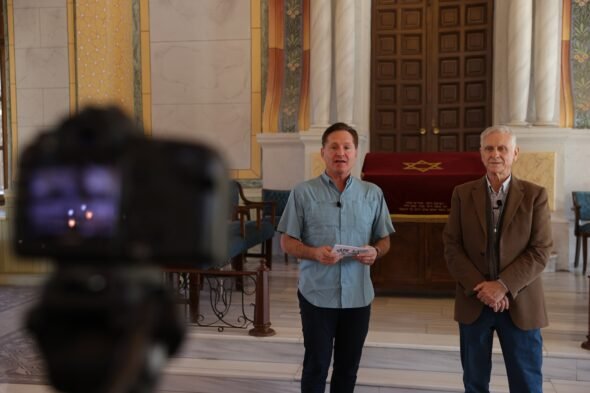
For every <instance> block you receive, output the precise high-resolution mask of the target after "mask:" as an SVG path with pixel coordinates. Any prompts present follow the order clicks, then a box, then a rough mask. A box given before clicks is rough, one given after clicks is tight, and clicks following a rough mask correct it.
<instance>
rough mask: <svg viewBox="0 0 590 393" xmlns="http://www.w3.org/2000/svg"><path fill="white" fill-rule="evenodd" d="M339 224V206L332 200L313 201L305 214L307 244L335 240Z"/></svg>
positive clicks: (322, 243) (327, 242) (321, 243)
mask: <svg viewBox="0 0 590 393" xmlns="http://www.w3.org/2000/svg"><path fill="white" fill-rule="evenodd" d="M339 226H340V208H339V207H338V206H336V204H335V203H334V202H318V203H314V204H313V205H312V206H311V207H310V208H309V210H308V211H307V214H306V215H305V225H304V228H305V234H304V237H305V238H307V239H309V240H308V242H306V243H307V244H313V243H318V245H324V244H329V243H330V242H333V241H335V239H336V238H337V235H338V228H339Z"/></svg>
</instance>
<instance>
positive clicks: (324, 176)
mask: <svg viewBox="0 0 590 393" xmlns="http://www.w3.org/2000/svg"><path fill="white" fill-rule="evenodd" d="M320 177H321V178H322V180H323V181H324V182H325V183H326V184H332V185H333V186H334V187H336V185H335V184H334V182H333V181H332V178H331V177H330V176H328V174H327V173H326V171H324V172H322V175H321V176H320ZM353 177H354V176H352V173H351V174H350V176H348V179H346V185H345V186H344V189H347V188H348V186H350V182H352V178H353Z"/></svg>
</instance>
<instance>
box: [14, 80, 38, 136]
mask: <svg viewBox="0 0 590 393" xmlns="http://www.w3.org/2000/svg"><path fill="white" fill-rule="evenodd" d="M16 105H17V108H18V116H17V121H18V124H19V125H20V126H29V127H31V126H32V127H38V126H42V125H43V89H19V91H18V95H17V97H16Z"/></svg>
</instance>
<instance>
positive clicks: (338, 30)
mask: <svg viewBox="0 0 590 393" xmlns="http://www.w3.org/2000/svg"><path fill="white" fill-rule="evenodd" d="M334 14H335V20H334V33H335V46H334V64H335V69H334V72H335V80H336V86H335V87H336V112H337V120H338V121H342V122H345V123H349V124H351V123H352V122H353V111H354V75H355V58H354V55H355V38H356V33H355V2H354V0H337V1H336V8H335V12H334Z"/></svg>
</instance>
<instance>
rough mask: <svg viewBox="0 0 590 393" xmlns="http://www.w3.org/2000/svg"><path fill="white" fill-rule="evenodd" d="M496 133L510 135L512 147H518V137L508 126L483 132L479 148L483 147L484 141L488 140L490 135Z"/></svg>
mask: <svg viewBox="0 0 590 393" xmlns="http://www.w3.org/2000/svg"><path fill="white" fill-rule="evenodd" d="M495 133H499V134H506V135H509V136H510V142H511V143H512V146H513V147H516V135H514V133H513V132H512V130H511V129H510V127H508V126H491V127H488V128H486V129H485V130H483V132H482V133H481V135H480V136H479V147H483V141H484V139H486V137H487V136H488V135H490V134H495Z"/></svg>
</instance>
